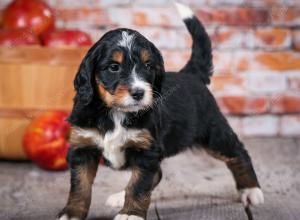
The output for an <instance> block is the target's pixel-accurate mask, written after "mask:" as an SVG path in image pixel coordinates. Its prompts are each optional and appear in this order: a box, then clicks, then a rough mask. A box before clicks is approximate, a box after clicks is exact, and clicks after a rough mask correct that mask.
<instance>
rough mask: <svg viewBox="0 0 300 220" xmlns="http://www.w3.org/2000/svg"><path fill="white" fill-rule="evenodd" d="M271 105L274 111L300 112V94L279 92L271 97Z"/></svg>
mask: <svg viewBox="0 0 300 220" xmlns="http://www.w3.org/2000/svg"><path fill="white" fill-rule="evenodd" d="M270 105H271V111H272V112H274V113H299V112H300V95H299V94H298V95H296V94H277V95H274V96H272V97H271V101H270Z"/></svg>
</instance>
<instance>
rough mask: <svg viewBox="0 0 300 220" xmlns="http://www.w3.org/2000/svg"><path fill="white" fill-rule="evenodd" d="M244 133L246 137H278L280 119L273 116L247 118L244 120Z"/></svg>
mask: <svg viewBox="0 0 300 220" xmlns="http://www.w3.org/2000/svg"><path fill="white" fill-rule="evenodd" d="M242 128H243V131H242V133H243V134H244V135H245V136H248V137H249V136H250V137H251V136H276V135H277V134H278V131H279V118H278V117H276V116H273V115H261V116H246V117H244V118H243V119H242Z"/></svg>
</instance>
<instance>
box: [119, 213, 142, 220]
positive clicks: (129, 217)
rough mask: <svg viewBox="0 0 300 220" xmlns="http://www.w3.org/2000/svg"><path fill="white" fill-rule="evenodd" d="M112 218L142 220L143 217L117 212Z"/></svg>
mask: <svg viewBox="0 0 300 220" xmlns="http://www.w3.org/2000/svg"><path fill="white" fill-rule="evenodd" d="M114 220H144V218H142V217H139V216H136V215H126V214H118V215H117V216H116V217H115V218H114Z"/></svg>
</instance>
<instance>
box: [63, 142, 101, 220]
mask: <svg viewBox="0 0 300 220" xmlns="http://www.w3.org/2000/svg"><path fill="white" fill-rule="evenodd" d="M99 157H100V152H99V150H98V149H97V148H96V147H79V148H71V149H70V151H69V155H68V162H69V167H70V171H71V189H70V193H69V199H68V202H67V205H66V206H65V208H64V209H63V210H62V211H61V212H60V213H59V214H58V219H59V220H73V219H74V220H75V219H76V220H83V219H85V218H86V216H87V213H88V210H89V208H90V204H91V191H92V184H93V181H94V178H95V175H96V172H97V168H98V164H99Z"/></svg>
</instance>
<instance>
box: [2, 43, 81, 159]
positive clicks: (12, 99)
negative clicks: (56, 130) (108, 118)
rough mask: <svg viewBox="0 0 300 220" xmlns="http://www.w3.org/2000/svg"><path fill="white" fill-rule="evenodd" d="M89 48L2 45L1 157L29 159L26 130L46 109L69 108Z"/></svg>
mask: <svg viewBox="0 0 300 220" xmlns="http://www.w3.org/2000/svg"><path fill="white" fill-rule="evenodd" d="M86 52H87V48H76V49H75V48H64V49H54V48H42V47H15V48H4V47H2V48H0V158H5V159H26V155H25V153H24V151H23V147H22V137H23V134H24V129H25V128H26V126H27V125H28V124H29V122H30V120H31V119H32V118H33V117H35V116H36V115H37V114H38V113H39V112H41V111H45V110H70V108H71V106H72V99H73V96H74V89H73V79H74V75H75V73H76V72H77V69H78V66H79V64H80V62H81V60H82V58H83V56H84V55H85V53H86Z"/></svg>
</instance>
